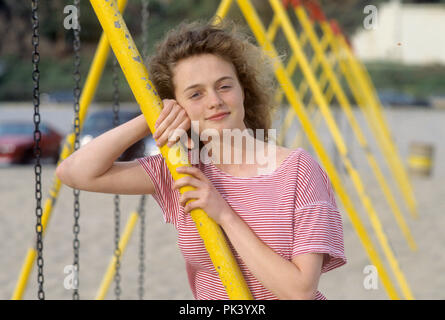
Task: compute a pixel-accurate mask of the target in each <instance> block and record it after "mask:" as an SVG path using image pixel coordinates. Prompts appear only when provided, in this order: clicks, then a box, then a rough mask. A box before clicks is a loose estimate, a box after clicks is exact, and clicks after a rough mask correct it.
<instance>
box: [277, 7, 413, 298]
mask: <svg viewBox="0 0 445 320" xmlns="http://www.w3.org/2000/svg"><path fill="white" fill-rule="evenodd" d="M269 2H270V3H271V5H272V8H273V10H274V12H275V14H276V15H278V17H279V19H280V22H281V25H282V28H283V31H284V33H285V35H286V38H287V40H288V42H289V44H290V46H291V47H292V50H293V51H294V53H295V54H296V55H297V56H300V57H301V59H299V62H300V65H301V68H302V70H303V72H304V74H305V77H306V79H307V81H308V83H309V85H310V86H311V89H312V92H313V93H314V96H315V98H316V99H317V97H318V94H320V97H319V98H318V99H317V102H319V103H320V102H321V103H323V104H324V105H320V109H321V112H322V113H323V115H324V116H325V118H326V120H327V121H328V122H329V121H332V122H333V123H332V126H331V127H329V126H328V127H329V128H330V129H331V134H332V135H333V138H334V141H335V143H336V145H337V148H338V150H339V153H340V156H341V158H342V160H343V163H344V165H345V167H346V170H347V172H348V174H349V176H350V177H351V179H352V181H353V183H354V186H355V189H356V190H357V192H358V194H359V197H360V200H361V201H362V204H363V206H364V207H365V209H366V211H367V213H368V215H369V219H370V221H371V225H372V227H373V229H374V231H375V232H376V235H377V239H378V241H379V243H380V245H381V247H382V249H383V252H384V253H385V256H386V258H387V259H388V261H389V264H390V267H391V269H392V271H393V273H394V274H395V276H396V279H397V281H398V283H399V285H400V287H401V288H402V291H403V293H404V295H405V297H406V298H407V299H412V294H411V290H410V288H409V285H408V282H407V281H406V279H405V276H404V274H403V272H402V270H401V269H400V266H399V263H398V262H397V259H396V257H395V255H394V253H393V251H392V249H391V247H390V245H389V242H388V239H387V236H386V234H385V232H384V230H383V227H382V224H381V222H380V218H379V217H378V214H377V212H376V211H375V209H374V206H373V205H372V202H371V200H370V198H369V197H368V195H367V194H366V192H365V188H364V185H363V182H362V180H361V178H360V175H359V173H358V171H357V170H356V169H355V168H354V167H353V165H352V162H351V161H350V159H349V157H348V156H347V149H346V146H345V145H344V143H343V138H342V136H341V134H340V133H337V132H335V131H334V132H333V131H332V129H334V128H335V130H338V128H337V126H336V124H335V121H334V120H332V119H331V115H330V110H329V108H328V106H327V103H326V100H325V99H324V96H323V93H322V92H321V90H320V88H319V86H318V84H317V83H316V82H315V83H312V82H313V81H315V77H314V76H313V74H312V71H311V70H310V69H309V68H310V66H309V65H308V63H307V61H306V58H305V56H304V54H303V53H302V52H301V47H300V45H299V44H298V39H297V37H296V36H295V31H294V29H293V27H292V24H291V22H290V19H289V18H288V16H287V14H286V12H285V10H284V8H283V5H282V4H281V2H280V1H279V0H269ZM308 36H309V38H310V37H311V35H310V34H308ZM316 54H317V55H318V52H316ZM318 56H319V55H318ZM319 59H320V60H321V61H322V64H323V60H322V57H321V56H319ZM324 71H325V72H327V75H328V77H329V76H330V75H332V70H331V69H330V68H327V69H325V70H324ZM329 71H330V72H331V73H329ZM330 80H331V84H332V85H336V86H335V87H334V90H335V89H336V90H337V98H346V97H345V96H341V95H340V96H339V95H338V93H339V92H340V91H338V89H339V88H340V86H339V84H338V82H336V78H335V76H334V78H331V79H330ZM340 101H341V103H343V106H344V105H345V104H346V101H345V100H344V99H342V100H340ZM346 111H348V110H346ZM349 111H350V109H349ZM352 118H353V117H349V120H351V119H352ZM354 128H355V127H354ZM355 129H356V128H355ZM337 139H338V140H339V141H337ZM362 142H363V141H362Z"/></svg>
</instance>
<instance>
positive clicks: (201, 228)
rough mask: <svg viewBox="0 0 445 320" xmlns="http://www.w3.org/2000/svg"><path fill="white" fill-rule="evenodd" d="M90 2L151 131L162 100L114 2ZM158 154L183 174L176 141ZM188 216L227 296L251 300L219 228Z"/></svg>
mask: <svg viewBox="0 0 445 320" xmlns="http://www.w3.org/2000/svg"><path fill="white" fill-rule="evenodd" d="M90 3H91V5H92V7H93V9H94V11H95V13H96V15H97V17H98V19H99V22H100V24H101V26H102V28H103V30H104V32H105V34H106V35H107V37H108V40H109V41H110V45H111V47H112V49H113V51H114V53H115V55H116V58H117V60H118V61H119V64H120V66H121V68H122V71H123V72H124V75H125V77H126V79H127V82H128V84H129V85H130V88H131V90H132V92H133V94H134V95H135V98H136V101H137V102H138V104H139V106H140V108H141V111H142V113H143V114H144V117H145V120H146V121H147V124H148V126H149V127H150V129H151V131H152V132H154V131H155V128H154V124H155V122H156V119H157V118H158V116H159V114H160V112H161V108H162V101H161V99H160V98H159V96H158V94H157V92H156V91H155V90H154V87H153V84H152V83H151V81H150V79H149V75H148V72H147V69H146V68H145V65H144V64H143V61H142V58H141V56H140V54H139V52H138V50H137V48H136V45H135V43H134V41H133V39H132V37H131V35H130V32H129V31H128V29H127V26H126V24H125V21H124V20H123V18H122V15H121V14H120V12H119V10H118V9H117V6H116V2H115V1H111V0H110V1H105V0H90ZM161 153H162V155H163V157H164V159H165V161H166V163H167V166H168V168H169V170H170V173H171V175H172V177H173V179H174V180H177V179H180V178H182V177H185V176H186V175H185V174H179V173H177V172H176V168H177V167H179V166H182V165H185V164H187V165H190V164H188V159H187V155H186V153H185V151H184V150H182V149H181V147H180V146H179V144H175V145H174V146H173V147H172V148H169V147H167V146H166V145H164V146H163V147H161ZM193 189H194V188H193V187H191V186H186V187H183V188H181V190H180V192H181V193H183V192H185V191H188V190H193ZM191 216H192V219H193V220H194V221H195V224H196V227H197V229H198V232H199V234H200V236H201V238H202V239H203V241H204V245H205V247H206V249H207V252H208V253H209V256H210V258H211V260H212V262H213V265H214V267H215V270H216V271H217V272H218V274H219V276H220V278H221V282H222V284H223V285H224V287H225V289H226V292H227V295H228V297H229V298H230V299H252V295H251V293H250V291H249V288H248V286H247V283H246V282H245V280H244V278H243V274H242V273H241V270H240V269H239V267H238V265H237V263H236V260H235V257H234V256H233V254H232V252H231V250H230V248H229V246H228V244H227V242H226V239H225V235H224V233H223V232H222V230H221V228H220V227H219V226H218V225H217V224H216V223H215V221H213V220H212V219H211V218H210V217H208V216H207V214H206V213H205V212H204V211H203V210H201V209H195V210H192V212H191Z"/></svg>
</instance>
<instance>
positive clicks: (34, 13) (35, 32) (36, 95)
mask: <svg viewBox="0 0 445 320" xmlns="http://www.w3.org/2000/svg"><path fill="white" fill-rule="evenodd" d="M38 7H39V1H38V0H32V2H31V20H32V45H33V47H34V49H33V52H32V63H33V72H32V80H33V83H34V89H33V104H34V127H35V129H34V157H35V165H34V173H35V181H36V184H35V188H36V189H35V196H36V200H37V205H36V217H37V223H36V232H37V239H36V240H37V241H36V249H37V282H38V286H39V288H38V292H37V297H38V298H39V300H45V292H44V291H43V281H44V277H43V226H42V205H41V203H42V183H41V173H42V166H41V165H40V155H41V149H40V140H41V132H40V129H39V124H40V109H39V108H40V71H39V62H40V54H39V39H40V38H39V14H38V9H39V8H38Z"/></svg>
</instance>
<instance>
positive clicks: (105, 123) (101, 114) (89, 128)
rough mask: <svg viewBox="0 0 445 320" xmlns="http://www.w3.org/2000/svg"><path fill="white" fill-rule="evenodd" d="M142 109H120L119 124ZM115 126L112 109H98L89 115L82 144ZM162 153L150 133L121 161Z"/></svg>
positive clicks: (127, 151)
mask: <svg viewBox="0 0 445 320" xmlns="http://www.w3.org/2000/svg"><path fill="white" fill-rule="evenodd" d="M140 114H141V113H140V111H136V110H125V109H123V110H120V111H119V124H123V123H125V122H127V121H130V120H131V119H133V118H135V117H137V116H138V115H140ZM113 127H114V113H113V111H112V110H96V111H93V112H92V113H91V114H89V115H88V116H87V118H86V119H85V123H84V125H83V128H82V132H81V134H80V137H79V142H80V146H81V147H82V146H84V145H85V144H87V143H88V142H90V141H91V140H93V139H94V138H95V137H97V136H99V135H101V134H102V133H104V132H106V131H108V130H111V129H113ZM158 153H160V151H159V148H158V147H157V146H156V141H155V140H154V139H153V136H152V135H151V134H150V135H148V136H146V137H145V138H144V139H142V140H139V141H138V142H136V143H135V144H133V145H132V146H131V147H129V148H128V149H127V150H125V152H124V153H123V154H122V155H121V156H120V157H119V159H118V160H119V161H130V160H133V159H136V158H141V157H144V156H148V155H155V154H158Z"/></svg>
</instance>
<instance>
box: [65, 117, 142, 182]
mask: <svg viewBox="0 0 445 320" xmlns="http://www.w3.org/2000/svg"><path fill="white" fill-rule="evenodd" d="M149 133H150V129H149V127H148V125H147V123H146V121H145V118H144V115H143V114H141V115H139V116H137V117H136V118H134V119H132V120H130V121H127V122H126V123H123V124H121V125H120V126H118V127H116V128H113V129H111V130H109V131H107V132H105V133H103V134H101V135H100V136H98V137H96V138H94V139H93V140H91V141H90V142H89V143H87V144H86V145H84V146H82V147H81V148H80V149H78V150H77V151H75V152H74V153H73V154H71V155H70V156H69V157H67V158H66V159H65V160H64V161H63V162H62V163H61V164H60V165H59V167H58V168H57V170H58V172H59V174H60V173H62V172H63V175H64V176H69V177H71V179H73V180H74V179H84V178H95V177H98V176H101V175H102V174H103V173H105V172H106V171H107V170H108V169H110V167H111V166H112V165H113V163H114V162H115V161H116V159H117V158H118V157H119V156H120V155H121V154H122V153H123V152H124V151H125V150H126V149H127V148H129V147H130V146H131V145H133V144H134V143H135V142H137V141H139V140H140V139H142V138H144V137H145V136H147V135H148V134H149ZM59 174H58V175H59Z"/></svg>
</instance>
